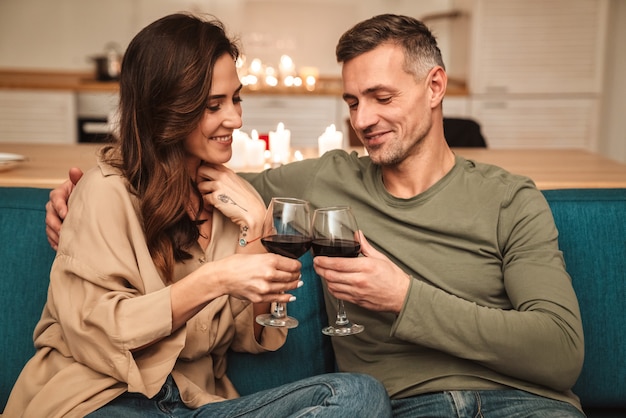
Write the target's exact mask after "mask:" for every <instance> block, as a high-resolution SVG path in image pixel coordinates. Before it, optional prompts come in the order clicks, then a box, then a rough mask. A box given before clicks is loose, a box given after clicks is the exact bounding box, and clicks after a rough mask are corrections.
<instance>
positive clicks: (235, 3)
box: [0, 0, 452, 75]
mask: <svg viewBox="0 0 626 418" xmlns="http://www.w3.org/2000/svg"><path fill="white" fill-rule="evenodd" d="M451 2H452V0H420V1H419V2H417V1H413V0H394V1H391V2H390V1H388V0H107V1H101V0H0V68H32V69H53V70H68V69H69V70H91V69H93V63H92V62H91V61H89V59H88V57H89V56H93V55H97V54H100V53H102V52H103V49H104V47H105V45H106V44H107V43H108V42H111V41H114V42H117V43H118V44H119V45H120V46H121V47H122V49H125V48H126V46H127V45H128V43H129V42H130V40H131V39H132V37H133V36H134V35H135V34H136V33H137V32H138V31H139V30H140V29H141V28H143V27H144V26H145V25H147V24H148V23H150V22H152V21H153V20H155V19H157V18H159V17H161V16H163V15H165V14H168V13H172V12H176V11H182V10H187V11H192V12H199V13H210V14H214V15H216V16H217V17H219V18H220V19H221V20H222V21H223V22H224V23H225V24H226V26H227V29H228V30H229V32H230V33H231V34H232V35H235V36H237V37H238V38H240V39H241V41H242V43H243V47H244V52H245V53H247V54H248V55H249V56H254V57H259V58H261V59H262V60H264V61H268V63H271V62H275V63H277V62H278V58H279V57H280V55H281V54H283V53H287V54H288V55H290V56H291V57H292V58H293V59H294V61H295V63H296V65H297V66H316V67H318V68H319V69H320V74H322V75H339V73H340V70H339V66H338V65H337V64H336V62H335V55H334V51H335V45H336V42H337V40H338V39H339V36H340V35H341V33H343V32H344V31H345V30H346V29H348V28H349V27H350V26H352V25H353V24H354V23H356V22H358V21H360V20H362V19H364V18H367V17H370V16H372V15H375V14H378V13H383V12H390V13H400V14H408V15H412V16H415V17H418V18H419V17H421V16H422V15H424V14H428V13H432V12H439V11H445V10H447V9H449V8H450V4H451ZM445 32H446V31H445V30H444V31H442V33H440V42H441V43H442V50H443V51H447V50H449V49H450V48H447V44H448V41H447V38H446V33H445ZM444 58H445V57H444Z"/></svg>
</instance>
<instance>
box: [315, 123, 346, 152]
mask: <svg viewBox="0 0 626 418" xmlns="http://www.w3.org/2000/svg"><path fill="white" fill-rule="evenodd" d="M317 144H318V148H319V155H320V157H321V156H322V155H324V153H325V152H326V151H330V150H331V149H341V148H343V132H341V131H337V129H336V128H335V125H334V124H331V125H330V126H328V127H327V128H326V131H324V133H323V134H322V135H320V137H319V138H318V139H317Z"/></svg>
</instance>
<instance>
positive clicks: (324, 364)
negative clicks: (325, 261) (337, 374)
mask: <svg viewBox="0 0 626 418" xmlns="http://www.w3.org/2000/svg"><path fill="white" fill-rule="evenodd" d="M300 261H301V262H302V280H303V281H304V286H302V287H300V288H299V289H295V290H293V291H292V292H290V293H291V294H293V295H294V296H295V297H296V300H295V301H294V302H290V303H289V304H287V309H288V310H289V315H290V316H293V317H295V318H296V319H298V321H299V325H298V327H297V328H293V329H290V330H289V336H288V337H287V342H286V343H285V345H283V346H282V347H281V348H280V349H279V350H277V351H275V352H271V353H263V354H261V355H253V354H247V353H235V352H230V353H229V359H228V373H227V374H228V376H229V378H230V379H231V380H232V382H233V384H234V385H235V387H236V388H237V390H238V391H239V393H240V394H242V395H247V394H249V393H253V392H257V391H259V390H262V389H267V388H271V387H275V386H279V385H282V384H284V383H289V382H292V381H295V380H299V379H303V378H305V377H309V376H314V375H318V374H322V373H327V372H332V371H334V370H335V361H334V355H333V350H332V346H331V343H330V337H327V336H325V335H324V334H322V328H323V327H325V326H327V325H328V324H327V323H326V311H325V308H324V306H325V305H324V295H323V293H322V292H323V291H322V283H321V279H320V278H319V276H318V275H317V273H315V270H314V269H313V257H312V256H311V254H310V252H309V253H307V254H305V255H303V256H302V257H300ZM251 370H254V372H253V373H250V371H251ZM251 376H253V377H251Z"/></svg>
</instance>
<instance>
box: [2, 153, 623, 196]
mask: <svg viewBox="0 0 626 418" xmlns="http://www.w3.org/2000/svg"><path fill="white" fill-rule="evenodd" d="M101 146H102V144H99V145H97V144H8V143H7V144H1V143H0V152H7V153H14V154H21V155H23V156H25V157H26V158H27V161H25V162H24V163H22V164H20V165H19V166H17V167H15V168H13V169H11V170H7V171H0V186H12V187H18V186H26V187H56V186H57V185H59V184H61V183H62V182H63V181H65V180H66V179H67V178H68V177H67V176H68V174H67V173H68V170H69V169H70V167H79V168H81V169H83V170H86V169H88V168H90V167H92V166H94V165H95V163H96V153H97V150H98V148H100V147H101ZM298 150H299V151H300V152H301V153H302V156H303V158H311V157H316V156H317V148H299V149H298ZM350 150H353V151H357V152H359V154H363V148H362V147H358V148H357V147H355V148H350ZM292 151H296V148H293V149H292ZM453 151H454V152H455V153H457V154H459V155H462V156H464V157H465V158H468V159H472V160H475V161H479V162H485V163H490V164H495V165H498V166H500V167H503V168H505V169H507V170H509V171H510V172H512V173H516V174H522V175H526V176H528V177H530V178H531V179H533V180H534V181H535V183H536V185H537V187H538V188H539V189H543V190H546V189H575V188H583V189H584V188H622V187H626V164H621V163H619V162H617V161H613V160H610V159H608V158H606V157H603V156H601V155H599V154H595V153H593V152H589V151H585V150H580V149H540V150H538V149H517V150H514V149H483V148H453ZM260 169H261V168H260V167H257V168H248V169H240V170H238V171H259V170H260Z"/></svg>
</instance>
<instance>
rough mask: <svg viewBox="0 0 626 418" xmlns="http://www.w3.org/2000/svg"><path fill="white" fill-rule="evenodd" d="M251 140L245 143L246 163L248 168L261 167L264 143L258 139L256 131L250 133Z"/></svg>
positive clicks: (263, 157)
mask: <svg viewBox="0 0 626 418" xmlns="http://www.w3.org/2000/svg"><path fill="white" fill-rule="evenodd" d="M251 135H252V138H251V139H248V140H247V141H246V163H247V165H248V166H249V167H255V168H258V167H263V164H264V163H265V141H263V140H260V139H259V133H258V132H257V130H256V129H253V130H252V132H251Z"/></svg>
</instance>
